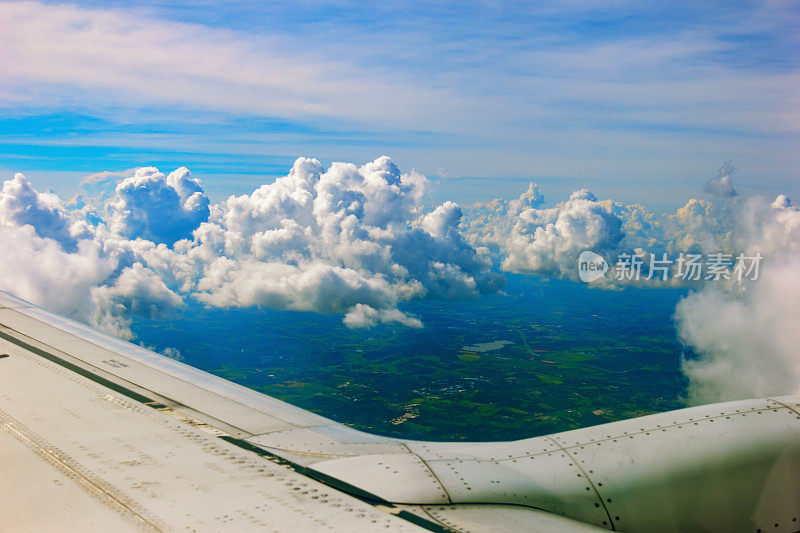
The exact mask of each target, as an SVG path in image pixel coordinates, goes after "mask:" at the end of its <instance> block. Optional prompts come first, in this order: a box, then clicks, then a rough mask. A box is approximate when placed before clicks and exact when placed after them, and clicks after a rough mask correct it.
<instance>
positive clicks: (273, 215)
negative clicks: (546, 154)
mask: <svg viewBox="0 0 800 533" xmlns="http://www.w3.org/2000/svg"><path fill="white" fill-rule="evenodd" d="M424 188H425V178H424V177H423V176H421V175H418V174H414V173H411V174H402V173H401V172H400V170H399V169H398V168H397V166H396V165H395V164H394V163H393V162H392V161H391V160H390V159H389V158H387V157H381V158H379V159H376V160H375V161H373V162H371V163H367V164H366V165H363V166H361V167H357V166H355V165H352V164H348V163H334V164H333V165H331V166H330V167H329V168H327V169H325V168H324V167H323V166H322V164H321V163H320V162H319V161H317V160H315V159H307V158H300V159H298V160H297V161H296V162H295V164H294V166H293V167H292V169H291V171H290V172H289V174H288V175H287V176H284V177H282V178H279V179H278V180H276V181H275V182H274V183H272V184H269V185H264V186H262V187H260V188H258V189H257V190H255V191H253V193H251V194H249V195H242V196H232V197H230V198H228V199H227V200H226V201H224V202H221V203H219V204H216V205H211V204H210V202H209V200H208V198H207V197H206V195H205V194H204V191H203V188H202V185H201V183H200V181H199V180H197V179H194V178H192V177H191V175H190V173H189V171H188V170H187V169H186V168H179V169H178V170H176V171H174V172H171V173H170V174H167V175H164V174H163V173H161V172H159V171H158V170H157V169H155V168H152V167H146V168H140V169H137V170H136V171H135V172H134V173H133V175H132V176H129V177H124V178H122V179H121V180H120V181H119V183H117V184H116V187H115V191H114V194H113V195H112V196H110V197H105V196H103V195H96V196H95V197H94V198H89V199H88V200H87V199H86V198H81V199H80V201H77V200H76V201H73V202H70V205H71V207H72V208H71V209H68V208H67V207H65V205H64V204H63V203H62V202H61V201H60V200H59V199H58V198H57V197H55V196H54V195H51V194H47V193H39V192H37V191H36V190H35V189H34V188H33V187H32V186H31V185H30V183H29V182H28V181H27V180H26V179H25V177H24V176H22V175H21V174H18V175H16V176H15V177H14V179H12V180H9V181H7V182H6V183H5V184H4V186H3V192H2V195H0V224H1V225H0V230H1V231H3V232H4V233H5V235H4V237H5V238H4V239H3V241H2V242H3V243H4V244H5V246H4V248H9V250H8V253H4V254H3V258H4V259H3V264H0V272H2V277H0V285H1V286H2V288H4V289H6V290H9V291H11V292H14V293H15V294H18V295H19V296H21V297H23V298H27V299H30V300H32V301H35V302H38V303H43V304H45V305H47V306H48V307H51V308H54V309H55V310H57V311H61V312H65V313H67V314H71V315H73V316H76V317H78V318H79V319H81V320H84V321H87V322H91V323H93V324H95V325H97V326H99V327H102V328H104V329H106V330H107V331H111V332H113V333H115V334H117V335H120V336H130V332H129V326H130V316H131V314H132V313H133V314H147V315H159V314H163V313H168V312H169V311H170V310H171V309H174V308H176V307H180V306H181V305H183V304H184V303H185V301H186V299H187V298H190V299H195V300H197V301H200V302H203V303H205V304H208V305H213V306H220V307H245V306H269V307H275V308H281V309H294V310H303V311H315V312H321V313H338V314H342V315H344V322H345V324H346V325H348V326H350V327H369V326H373V325H376V324H379V323H390V322H395V323H400V324H403V325H405V326H410V327H421V326H422V324H421V322H420V321H419V320H418V319H416V318H414V317H411V316H408V315H406V314H404V313H403V312H402V311H400V310H399V309H398V307H397V306H398V305H399V304H400V303H401V302H403V301H407V300H409V299H412V298H423V297H433V298H475V297H477V296H479V295H480V294H482V293H491V292H496V291H497V290H498V289H499V288H500V287H501V286H502V284H503V280H504V278H503V276H502V275H501V274H498V273H496V272H492V271H491V268H490V266H491V265H490V262H489V261H488V260H487V259H485V258H484V257H482V256H481V255H479V254H478V253H477V251H476V250H475V249H474V248H473V247H471V246H470V245H469V244H468V243H467V242H466V241H465V240H464V239H463V237H462V236H461V234H460V233H459V232H458V229H457V228H458V225H459V223H460V219H461V216H462V215H461V210H460V208H459V207H458V206H457V205H456V204H454V203H452V202H447V203H445V204H444V205H442V206H440V207H438V208H436V209H434V210H433V211H432V212H430V213H428V214H424V215H423V214H422V213H420V212H418V207H417V206H418V205H419V203H420V199H421V196H422V194H423V193H424ZM15 256H20V257H21V261H23V262H20V263H15V262H14V257H15ZM27 263H30V264H31V266H30V268H19V265H21V264H27ZM62 278H66V279H67V280H68V281H66V282H65V281H64V279H62ZM55 287H59V291H60V293H61V294H62V297H61V299H59V300H58V301H55V302H53V301H52V300H50V299H49V298H48V297H47V295H48V294H49V293H51V292H55V291H54V289H55ZM76 302H80V304H77V303H76ZM76 305H77V306H78V307H76Z"/></svg>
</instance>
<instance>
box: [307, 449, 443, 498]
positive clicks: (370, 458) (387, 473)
mask: <svg viewBox="0 0 800 533" xmlns="http://www.w3.org/2000/svg"><path fill="white" fill-rule="evenodd" d="M313 468H314V470H316V471H317V472H322V473H323V474H326V475H328V476H331V477H334V478H336V479H341V480H343V481H345V482H347V483H349V484H351V485H353V486H356V487H359V488H361V489H363V490H366V491H368V492H370V493H372V494H374V495H376V496H379V497H381V498H383V499H385V500H387V501H389V502H392V503H450V499H449V498H448V497H447V493H446V492H445V491H444V490H443V489H442V485H441V484H440V483H439V480H438V479H437V478H436V477H435V476H434V475H433V473H432V472H431V470H430V469H429V468H428V465H426V464H425V462H424V461H422V460H421V459H420V458H419V457H417V456H416V455H413V454H410V453H405V454H377V455H364V456H361V457H346V458H343V459H331V460H328V461H321V462H319V463H315V464H314V467H313Z"/></svg>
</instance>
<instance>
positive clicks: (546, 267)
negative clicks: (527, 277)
mask: <svg viewBox="0 0 800 533" xmlns="http://www.w3.org/2000/svg"><path fill="white" fill-rule="evenodd" d="M543 202H544V197H543V196H542V194H541V193H540V191H539V188H538V187H537V186H536V185H533V184H531V185H530V186H529V188H528V190H527V191H526V192H525V193H523V194H522V196H520V197H519V198H518V199H516V200H512V201H511V202H500V201H495V202H491V203H488V204H476V205H474V206H471V208H470V214H469V216H468V219H467V222H466V223H465V231H466V232H467V234H468V235H469V238H470V242H471V243H472V244H474V245H480V244H484V245H486V246H488V247H490V248H493V249H494V250H495V251H496V252H497V254H498V256H499V258H500V259H501V261H502V268H503V269H505V270H508V271H511V272H527V273H540V274H547V275H555V276H558V277H565V278H571V279H574V278H577V268H576V265H577V259H578V256H579V255H580V253H581V252H583V251H584V250H594V251H595V252H597V253H608V252H612V251H616V249H617V247H618V245H619V243H620V242H621V241H622V239H623V238H624V237H625V235H624V233H623V231H622V225H623V223H622V220H621V219H620V217H619V216H617V215H616V214H615V213H614V212H613V211H612V209H611V205H610V204H609V203H608V202H599V201H598V200H597V198H596V197H595V196H594V195H593V194H592V193H591V192H589V191H588V190H586V189H582V190H579V191H575V192H574V193H572V195H571V196H570V198H569V200H567V201H566V202H563V203H560V204H557V205H555V206H554V207H551V208H540V206H541V205H542V203H543Z"/></svg>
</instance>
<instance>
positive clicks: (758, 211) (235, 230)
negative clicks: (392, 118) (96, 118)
mask: <svg viewBox="0 0 800 533" xmlns="http://www.w3.org/2000/svg"><path fill="white" fill-rule="evenodd" d="M728 170H729V169H728ZM725 176H730V171H727V172H726V173H725ZM725 176H721V177H725ZM721 177H718V180H717V182H715V183H716V185H720V186H721V187H722V190H715V191H712V192H713V193H714V194H713V195H712V197H711V198H707V199H691V200H689V201H688V202H687V203H686V204H685V205H684V206H683V207H681V208H680V209H678V210H676V211H675V212H674V213H672V214H667V215H664V216H657V215H655V214H654V213H652V212H650V211H648V210H647V209H646V208H644V207H642V206H640V205H624V204H621V203H618V202H614V201H612V200H598V199H597V198H596V197H595V196H594V195H592V194H591V193H590V192H589V191H587V190H580V191H576V192H575V193H573V194H572V195H571V196H570V198H569V199H568V200H567V201H565V202H562V203H558V204H555V205H554V206H552V207H549V208H548V207H544V206H543V203H544V198H543V196H542V194H541V192H540V191H539V188H538V187H537V186H536V185H533V184H531V185H530V187H529V188H528V190H527V191H526V192H525V193H524V194H523V195H522V196H520V197H519V198H518V199H515V200H512V201H502V200H495V201H492V202H489V203H483V204H475V205H473V206H470V207H468V208H465V209H463V210H462V208H460V207H459V206H458V205H456V204H455V203H453V202H445V203H444V204H442V205H440V206H438V207H436V208H435V209H433V210H431V211H430V212H427V213H424V212H421V211H420V209H419V207H418V206H419V205H420V203H421V198H422V195H423V193H424V188H425V178H424V177H422V176H420V175H417V174H414V173H410V174H403V173H401V172H400V171H399V169H398V168H397V167H396V166H395V165H394V164H393V163H392V162H391V160H389V159H388V158H386V157H382V158H379V159H377V160H375V161H373V162H371V163H367V164H365V165H363V166H361V167H357V166H355V165H352V164H347V163H334V164H332V165H331V166H330V167H328V168H325V167H323V165H322V164H320V162H319V161H316V160H314V159H307V158H300V159H298V160H297V161H296V162H295V164H294V166H293V167H292V169H291V171H290V172H289V173H288V174H287V175H286V176H284V177H281V178H279V179H277V180H276V181H275V182H274V183H271V184H268V185H264V186H262V187H259V188H258V189H256V190H255V191H253V192H252V193H251V194H249V195H242V196H232V197H230V198H228V199H227V200H225V201H223V202H221V203H219V204H216V205H210V203H209V201H208V199H207V197H206V196H205V194H204V192H203V189H202V186H201V184H200V182H199V180H196V179H193V178H191V176H190V174H189V172H188V170H186V169H184V168H181V169H178V170H176V171H174V172H172V173H170V174H168V175H164V174H162V173H160V172H159V171H157V170H156V169H154V168H149V167H148V168H143V169H137V170H135V171H134V172H132V173H125V174H124V175H120V176H103V177H102V178H103V179H107V178H109V179H112V180H118V183H117V184H116V188H115V189H114V192H113V194H106V195H102V194H99V195H96V196H95V197H94V199H91V198H90V199H88V201H85V202H84V201H81V202H78V201H72V202H69V203H68V204H64V203H62V202H61V201H60V200H59V199H58V198H57V197H56V196H54V195H52V194H48V193H40V192H37V191H36V190H35V189H34V188H33V187H32V186H31V185H30V183H29V182H28V181H27V180H26V179H25V177H24V176H22V175H21V174H18V175H16V176H14V178H13V179H10V180H8V181H6V182H5V183H4V184H3V187H2V192H1V193H0V289H3V290H8V291H10V292H13V293H15V294H17V295H19V296H21V297H23V298H26V299H28V300H31V301H34V302H36V303H39V304H42V305H44V306H46V307H48V308H51V309H53V310H55V311H57V312H61V313H63V314H68V315H71V316H74V317H76V318H78V319H80V320H83V321H85V322H88V323H92V324H94V325H96V326H98V327H101V328H103V329H105V330H106V331H110V332H112V333H114V334H116V335H119V336H121V337H127V338H129V337H130V336H131V333H130V325H131V317H132V315H134V314H144V315H151V316H153V315H155V316H158V315H163V314H165V313H169V312H170V310H172V309H174V308H176V307H180V306H182V305H184V304H185V303H186V302H187V301H191V300H195V301H199V302H202V303H205V304H207V305H213V306H220V307H232V306H235V307H245V306H269V307H275V308H280V309H293V310H303V311H314V312H321V313H336V314H340V315H342V317H343V322H344V323H345V324H346V325H347V326H348V327H352V328H362V327H371V326H375V325H378V324H386V323H396V324H401V325H404V326H408V327H415V328H416V327H421V326H422V324H421V322H420V321H419V319H417V318H416V317H413V316H409V315H408V314H406V313H404V312H403V311H402V310H401V309H400V306H401V304H402V303H403V302H404V301H408V300H410V299H413V298H423V297H431V298H474V297H477V296H479V295H480V294H484V293H492V292H496V291H497V290H498V289H499V288H500V287H501V286H502V283H503V281H504V278H503V276H502V275H501V274H499V273H497V272H496V271H493V269H492V263H493V262H494V264H495V265H496V266H497V267H499V269H505V270H508V271H515V272H533V273H540V274H545V275H552V276H558V277H565V278H574V277H575V276H576V274H577V269H576V259H577V257H578V255H579V254H580V253H581V252H582V251H584V250H587V249H590V250H594V251H597V252H600V253H605V254H606V255H607V256H609V257H613V256H614V255H615V254H616V253H619V252H632V251H640V252H642V253H657V252H669V253H673V254H675V253H679V252H697V253H705V254H710V253H715V252H725V253H733V254H736V253H745V254H747V255H754V254H756V253H760V254H761V255H762V256H763V261H762V266H761V272H760V273H759V274H760V275H759V277H758V279H757V280H748V279H745V280H743V281H730V282H714V283H706V284H705V285H702V284H700V285H697V286H696V287H695V288H696V289H697V290H696V291H695V292H693V293H691V294H690V295H689V296H687V297H686V298H684V299H683V300H682V301H681V302H680V304H679V305H678V307H677V310H676V315H675V319H676V325H677V329H678V333H679V335H680V338H681V340H682V341H683V342H684V343H685V344H686V345H687V346H688V347H691V348H692V351H693V355H690V356H687V357H686V359H685V361H684V362H683V370H684V372H685V374H686V375H687V376H688V377H689V379H690V388H689V396H690V400H691V401H692V402H706V401H717V400H724V399H730V398H739V397H745V396H761V395H768V394H784V393H794V392H800V356H799V355H798V353H797V346H798V345H800V334H798V332H800V306H798V304H797V302H798V301H800V211H797V210H796V209H795V208H793V207H792V205H791V202H790V201H789V199H788V198H787V197H785V196H779V197H778V198H776V199H775V200H774V201H772V202H770V201H768V200H766V199H763V198H743V197H742V196H739V195H736V194H728V193H726V192H725V191H726V190H735V189H733V186H732V184H731V183H730V180H729V179H728V180H723V181H725V183H719V181H720V179H721ZM107 185H108V184H107ZM706 188H707V189H708V188H709V187H706ZM495 270H497V269H495Z"/></svg>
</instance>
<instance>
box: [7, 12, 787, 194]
mask: <svg viewBox="0 0 800 533" xmlns="http://www.w3.org/2000/svg"><path fill="white" fill-rule="evenodd" d="M0 21H1V22H0V47H2V49H3V55H2V57H0V76H2V77H3V79H4V84H3V87H2V88H0V106H2V107H3V109H4V110H5V112H6V113H7V115H8V116H11V117H19V116H29V117H32V120H33V121H34V122H35V123H36V124H37V125H38V126H41V127H40V130H41V131H39V132H38V133H33V134H26V135H20V134H17V133H16V132H15V128H14V127H13V125H10V126H8V127H6V126H5V125H3V129H4V135H3V138H2V139H0V141H2V144H0V146H5V147H6V148H0V168H5V169H8V170H9V171H11V170H20V171H31V170H38V168H26V167H24V166H22V167H21V166H19V161H17V160H12V155H16V156H19V155H20V154H22V160H23V161H24V160H25V155H26V154H27V158H28V161H29V162H30V164H31V166H34V167H35V166H37V165H44V163H43V161H45V160H46V159H47V157H48V156H47V151H46V150H43V151H34V150H33V149H32V148H26V146H28V147H29V146H32V145H36V146H46V145H47V144H48V143H50V144H56V145H59V146H62V145H63V146H75V145H80V146H100V147H106V146H107V147H120V148H125V147H128V148H131V149H134V148H138V149H141V148H143V147H148V148H151V149H153V150H156V151H158V152H159V153H160V154H161V155H160V156H158V157H159V160H160V161H168V162H170V164H172V162H174V163H175V164H182V163H183V162H185V161H186V159H185V157H183V155H182V154H186V153H192V154H202V153H208V154H214V155H215V156H225V155H227V156H228V159H227V160H224V161H220V164H219V165H215V166H213V167H212V166H209V167H207V168H203V169H201V170H203V171H205V170H207V171H208V173H211V174H215V173H225V172H226V171H227V172H229V173H231V172H232V173H236V172H237V168H236V163H235V162H236V157H235V156H236V155H243V154H248V155H253V156H258V157H260V156H270V157H278V158H281V161H283V163H284V165H286V166H287V168H288V165H290V164H291V161H292V160H293V159H294V157H296V156H297V155H301V154H309V153H311V154H314V155H316V156H318V157H320V158H322V159H323V160H326V161H332V160H334V159H335V158H347V159H358V160H366V159H371V158H374V157H376V156H378V155H380V154H382V153H390V154H392V155H393V157H395V159H397V160H398V161H400V162H401V163H403V164H404V165H405V166H408V167H414V168H417V169H419V170H420V171H423V172H426V173H428V174H434V173H436V172H437V171H438V170H440V169H441V170H443V171H444V173H446V174H448V175H452V176H487V177H489V176H494V177H498V176H499V177H528V176H531V175H532V174H535V175H539V176H541V175H544V176H551V177H569V178H599V179H609V180H610V179H619V178H625V177H628V178H636V177H639V176H641V177H642V179H647V180H652V181H653V182H654V186H657V187H663V186H664V185H665V184H666V183H667V182H669V181H671V180H672V179H673V177H674V176H675V175H685V176H695V177H699V176H705V175H707V172H708V171H709V170H710V169H712V168H713V167H714V166H715V165H716V164H717V163H718V161H720V160H726V159H735V160H736V162H737V165H738V166H739V167H740V168H741V169H742V170H743V173H742V179H746V176H747V174H748V173H750V174H752V175H755V176H757V177H758V179H759V180H763V181H765V182H766V183H767V184H768V187H771V188H772V189H778V188H780V186H782V185H784V184H786V183H789V181H788V180H790V179H792V177H797V168H800V156H798V155H797V154H798V150H797V149H796V147H797V144H798V138H800V131H799V130H800V126H798V125H800V111H798V110H800V101H799V99H800V96H798V95H800V90H798V87H800V58H798V52H797V50H798V49H800V42H799V41H800V38H798V36H797V32H796V31H794V28H796V27H797V25H798V24H800V14H799V13H798V9H797V8H796V7H795V6H793V5H792V4H787V3H757V4H746V3H731V2H722V3H712V4H707V5H706V4H704V5H697V6H690V5H686V6H672V7H670V8H666V7H664V8H659V7H657V6H648V7H646V8H645V7H643V6H641V5H639V4H638V3H635V2H615V3H612V4H608V3H593V2H588V3H587V2H574V3H558V4H536V5H534V4H523V3H503V2H497V3H494V2H479V3H458V4H449V3H437V4H435V5H431V4H429V3H404V4H403V5H402V6H395V5H369V6H364V5H361V4H357V3H350V2H295V3H292V4H291V5H289V4H282V3H269V4H266V5H261V4H253V3H250V2H232V3H225V4H224V5H222V4H219V5H217V4H215V3H213V2H206V3H202V4H194V5H187V4H184V3H178V2H142V3H137V4H136V5H131V4H130V3H127V2H122V1H120V2H110V3H106V2H88V3H84V4H82V5H76V4H67V3H37V2H8V3H2V4H0ZM54 113H57V114H58V113H60V114H62V115H64V116H87V115H88V116H91V117H98V118H100V119H101V122H100V123H98V124H97V125H96V126H95V127H94V130H93V131H89V132H83V133H82V134H81V135H80V136H70V135H69V134H68V133H64V132H48V131H47V126H48V122H50V121H51V120H52V116H53V114H54ZM37 117H40V118H38V119H37ZM263 120H266V121H267V122H272V123H273V124H274V123H275V122H281V123H284V124H289V125H292V126H295V127H296V129H295V130H294V131H288V130H287V129H286V128H283V127H275V126H274V125H270V124H269V123H265V122H259V121H263ZM221 124H224V125H226V128H225V131H224V132H221V131H220V127H219V126H220V125H221ZM131 125H135V126H136V127H130V126H131ZM126 126H127V127H126ZM6 153H8V154H9V155H7V156H5V157H2V156H3V154H6ZM87 157H97V158H98V161H97V166H96V167H95V168H93V169H92V171H103V170H122V167H118V166H117V167H114V168H108V167H107V166H106V167H104V166H103V161H102V160H100V157H99V156H97V155H96V154H94V152H92V153H88V154H87V153H86V152H80V154H78V153H75V155H69V154H64V153H59V160H60V163H59V168H64V167H65V166H67V167H68V166H69V165H68V164H66V165H65V163H66V162H68V161H75V164H76V165H77V162H78V160H80V161H81V162H83V163H82V164H81V168H85V161H86V159H87ZM79 158H80V159H79ZM151 159H152V157H151ZM223 159H224V157H223ZM258 161H259V160H254V164H253V166H251V168H250V170H249V171H250V172H254V171H255V167H256V166H257V164H258ZM155 162H156V161H152V160H148V156H147V155H146V154H144V155H141V156H140V157H139V159H138V160H137V161H132V160H128V161H125V162H124V164H128V165H130V164H133V163H135V164H140V165H142V166H146V165H147V164H153V163H155ZM226 165H227V166H226ZM53 167H54V165H51V166H50V167H49V168H46V170H52V169H53ZM42 170H45V168H42ZM209 184H210V186H212V187H213V186H214V185H213V183H211V182H209ZM254 185H255V184H254ZM620 192H621V191H620Z"/></svg>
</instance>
